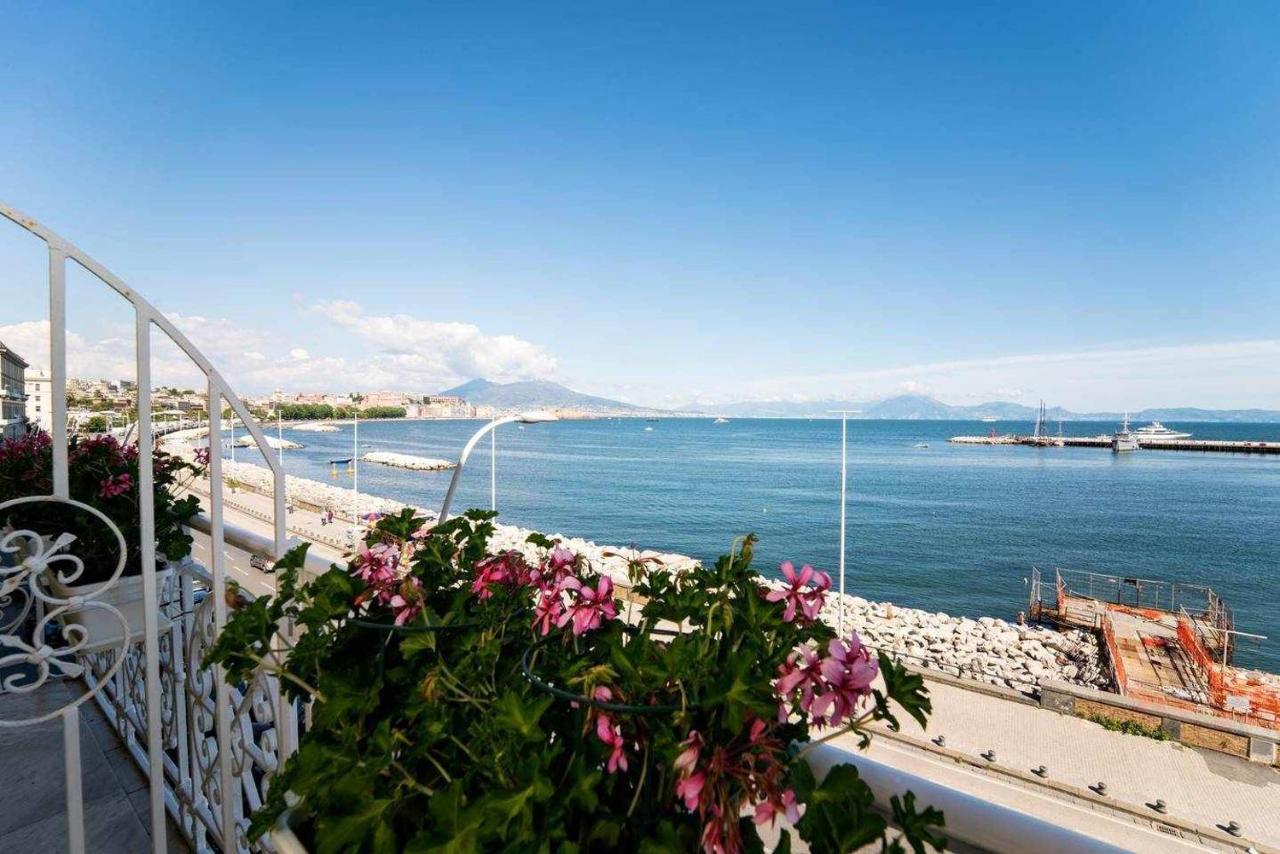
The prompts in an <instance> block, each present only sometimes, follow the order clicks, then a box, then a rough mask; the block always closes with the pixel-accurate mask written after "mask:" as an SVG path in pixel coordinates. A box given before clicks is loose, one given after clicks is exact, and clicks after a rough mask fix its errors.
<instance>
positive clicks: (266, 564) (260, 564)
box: [249, 555, 276, 573]
mask: <svg viewBox="0 0 1280 854" xmlns="http://www.w3.org/2000/svg"><path fill="white" fill-rule="evenodd" d="M249 566H251V567H253V568H254V569H257V570H261V571H262V572H266V573H271V572H275V571H276V566H275V564H274V563H272V561H271V558H269V557H263V556H262V555H249Z"/></svg>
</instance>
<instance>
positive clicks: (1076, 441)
mask: <svg viewBox="0 0 1280 854" xmlns="http://www.w3.org/2000/svg"><path fill="white" fill-rule="evenodd" d="M947 441H948V442H951V443H953V444H957V445H1028V446H1030V447H1033V448H1034V447H1041V448H1043V447H1059V448H1061V447H1075V448H1108V449H1110V447H1111V437H1110V436H1041V437H1038V438H1037V437H1034V436H1016V435H1012V434H1010V435H1004V436H952V437H951V438H950V439H948V440H947ZM1138 446H1139V447H1140V448H1141V449H1142V450H1144V451H1201V452H1216V453H1223V454H1280V442H1239V441H1227V440H1221V439H1139V440H1138Z"/></svg>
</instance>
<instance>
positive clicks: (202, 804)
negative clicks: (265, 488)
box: [0, 204, 296, 854]
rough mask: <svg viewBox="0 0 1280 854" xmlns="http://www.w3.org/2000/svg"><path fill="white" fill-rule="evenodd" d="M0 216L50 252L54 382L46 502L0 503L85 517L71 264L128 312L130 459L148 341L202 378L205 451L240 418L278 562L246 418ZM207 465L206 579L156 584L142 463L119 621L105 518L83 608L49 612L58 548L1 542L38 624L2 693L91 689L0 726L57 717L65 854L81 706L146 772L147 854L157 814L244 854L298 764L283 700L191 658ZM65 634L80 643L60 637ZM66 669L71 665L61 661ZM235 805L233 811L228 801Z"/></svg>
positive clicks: (147, 405) (146, 315)
mask: <svg viewBox="0 0 1280 854" xmlns="http://www.w3.org/2000/svg"><path fill="white" fill-rule="evenodd" d="M0 215H2V216H3V217H5V218H6V219H8V220H10V221H12V222H13V223H15V224H16V225H18V226H19V227H20V228H22V229H24V230H25V231H27V232H28V233H30V234H31V235H33V236H34V237H35V238H37V239H38V240H40V241H42V242H43V243H44V244H45V249H46V251H47V255H48V262H49V265H48V295H49V361H50V369H51V370H50V374H51V382H52V385H51V390H50V391H51V394H50V397H51V399H52V400H51V403H52V412H51V416H52V418H51V422H52V430H51V433H52V439H53V443H52V453H53V478H52V480H53V493H52V494H51V495H40V496H19V497H17V498H16V499H11V500H10V501H8V502H6V503H9V504H12V503H17V502H23V503H29V502H32V501H47V502H52V503H59V502H60V503H64V504H66V503H71V504H76V505H77V506H79V507H80V509H81V510H83V511H85V512H90V511H91V510H92V508H88V507H87V506H85V505H79V504H78V502H74V501H73V496H71V495H70V491H69V475H68V465H67V464H68V460H67V399H66V390H67V322H66V321H67V289H66V274H67V263H68V262H72V263H75V264H78V265H79V266H80V267H82V268H83V269H84V270H86V271H87V272H89V273H90V274H92V276H93V277H95V278H96V279H97V280H98V282H99V283H101V284H102V285H104V286H106V287H107V288H109V289H111V290H113V291H115V292H116V293H117V294H118V295H119V296H120V297H121V298H122V299H124V300H125V301H126V303H128V305H129V306H130V307H131V309H132V312H133V319H134V342H135V359H136V361H135V367H136V375H135V381H136V388H137V394H138V400H137V403H138V420H137V429H136V439H137V442H138V446H139V447H140V448H142V449H144V450H145V449H150V448H151V447H152V446H153V443H154V439H155V436H156V434H157V429H156V427H155V426H154V425H153V423H152V415H153V413H152V406H151V388H152V357H151V350H152V339H153V333H154V331H155V330H159V332H160V333H161V334H163V335H164V336H165V337H167V338H169V339H170V340H171V341H172V342H173V343H174V344H175V345H176V346H177V347H178V349H179V350H180V351H181V352H182V353H183V354H184V355H185V356H186V357H187V358H188V359H190V361H191V363H192V365H193V366H194V367H195V369H196V370H198V371H199V372H200V373H201V374H202V375H203V376H204V378H205V381H206V388H207V392H208V413H207V424H208V428H209V432H210V436H211V437H215V441H216V437H218V436H220V435H221V432H222V430H221V419H222V411H223V407H224V406H227V407H230V408H231V409H232V411H234V412H235V413H236V415H238V416H239V418H240V420H241V421H242V422H243V423H244V425H245V427H246V429H247V430H248V432H249V434H250V435H251V436H252V437H253V439H254V441H255V442H256V443H257V446H258V448H259V450H261V451H262V454H263V459H264V461H265V463H266V465H267V466H269V467H270V468H271V471H272V473H273V476H274V496H273V497H274V501H273V511H274V512H273V518H272V519H271V520H270V521H271V525H272V529H273V532H274V536H273V538H272V541H271V542H270V544H269V546H270V547H269V549H267V551H268V553H270V554H274V555H277V556H278V555H281V554H283V552H284V549H285V495H284V477H283V473H282V471H281V468H280V464H279V462H278V460H277V459H276V456H275V454H273V453H272V452H271V449H270V447H269V446H268V444H267V442H266V439H265V438H264V436H263V434H262V431H261V429H259V427H258V425H257V424H256V423H255V422H254V421H253V418H252V417H251V416H250V414H249V411H248V408H247V407H246V406H245V405H244V402H243V401H242V400H241V399H240V398H239V397H238V396H237V395H236V394H235V393H234V392H233V391H232V390H231V388H230V386H229V385H228V384H227V382H226V381H225V380H224V379H223V378H222V376H221V375H220V374H219V373H218V371H217V370H216V369H215V368H214V367H213V365H212V364H210V362H209V361H208V359H206V358H205V357H204V355H203V354H202V353H201V352H200V351H199V350H198V349H197V348H196V347H195V346H194V345H193V344H192V343H191V342H190V341H189V340H188V339H187V338H186V336H185V335H183V333H182V332H181V331H180V330H179V329H178V328H177V327H175V326H174V325H173V323H171V322H170V321H169V320H168V319H167V318H166V317H165V316H164V315H163V314H161V313H160V312H159V311H158V310H157V309H156V308H155V307H154V306H152V305H151V304H150V303H149V302H147V301H146V300H145V299H143V298H142V297H141V296H140V295H139V294H138V293H137V292H135V291H134V290H133V289H132V288H130V287H129V286H128V285H126V284H125V283H124V282H123V281H122V280H120V279H119V278H118V277H117V276H115V275H114V274H113V273H111V272H110V271H109V270H107V269H106V268H105V267H104V266H102V265H101V264H99V263H98V262H97V261H95V260H94V259H92V258H91V257H89V255H87V254H86V253H84V252H82V251H81V250H79V249H77V248H76V247H75V246H73V245H72V244H71V243H69V242H68V241H66V240H65V239H63V238H62V237H60V236H59V235H58V234H56V233H55V232H53V231H51V230H50V229H48V228H46V227H45V226H43V225H41V224H40V223H39V222H37V221H35V220H34V219H32V218H30V217H28V216H25V215H24V214H22V213H20V212H18V211H16V210H14V209H13V208H11V207H8V206H7V205H4V204H0ZM210 457H211V459H210V462H209V476H210V483H211V484H212V488H211V490H210V496H209V502H208V513H209V516H208V519H209V522H208V536H209V539H210V549H209V554H210V555H211V559H210V564H211V566H209V567H208V568H207V572H204V571H203V570H200V569H197V568H195V567H193V566H182V567H177V568H176V571H175V572H174V573H172V574H171V575H169V577H168V578H167V579H166V578H164V577H163V576H162V574H161V573H160V572H159V571H157V568H156V542H155V506H154V494H153V483H154V479H153V478H154V472H153V467H152V458H151V454H150V453H145V452H144V453H142V454H140V455H139V473H138V475H139V476H138V493H139V496H140V500H139V504H140V506H139V516H140V529H141V530H140V531H139V532H138V533H139V534H140V538H139V539H140V543H141V561H140V563H141V566H140V567H139V568H138V569H139V570H140V579H141V585H140V586H141V593H140V596H135V600H136V601H134V602H132V603H131V607H129V608H126V607H125V606H124V603H122V602H121V601H120V600H119V596H120V594H121V593H122V589H123V586H122V585H121V575H122V571H123V569H124V561H125V557H124V555H125V548H124V539H123V536H122V535H121V533H120V531H119V530H118V529H117V528H116V527H115V526H114V524H113V523H111V522H110V520H108V519H106V517H101V520H102V522H103V524H104V525H105V526H106V527H107V528H109V529H110V530H112V531H113V532H114V533H115V535H116V536H117V537H118V538H119V539H120V545H121V550H120V553H121V559H120V565H119V566H118V567H117V568H116V570H115V573H114V575H113V576H112V577H111V578H110V579H109V580H108V581H107V582H105V583H103V584H101V585H97V586H95V587H94V588H93V589H92V590H90V591H88V592H84V591H77V592H75V593H71V594H67V595H65V596H60V595H58V594H57V593H56V592H55V591H54V590H53V576H55V575H58V574H59V573H62V574H64V575H65V574H66V573H67V572H68V570H67V566H68V565H69V564H71V563H73V562H74V558H71V557H70V556H69V555H61V554H56V552H57V550H58V548H61V546H58V545H57V544H45V543H42V542H41V541H40V538H39V537H36V536H35V535H34V534H32V533H31V532H16V533H14V534H12V535H10V536H9V537H7V538H6V540H7V545H9V546H11V547H12V551H14V552H16V551H17V549H18V548H19V547H21V548H22V549H24V550H25V554H24V555H23V558H22V563H21V564H19V565H18V566H17V567H16V568H10V569H9V570H6V572H5V574H4V581H5V583H6V588H7V589H6V590H5V591H4V592H5V594H7V595H15V594H20V595H23V596H26V597H28V598H27V605H26V607H24V609H23V614H24V616H25V615H27V614H29V613H31V611H32V610H34V612H35V616H36V619H35V620H34V621H31V620H27V621H25V622H20V623H15V624H12V625H9V626H6V627H5V629H4V631H6V632H10V633H9V634H5V635H3V640H4V641H5V646H6V652H7V653H8V652H11V651H12V650H18V652H16V653H12V654H7V655H5V663H6V664H10V665H18V664H21V665H25V666H28V667H30V668H31V669H32V670H33V672H34V673H35V674H36V677H35V678H34V679H32V680H28V681H25V682H23V683H22V684H21V685H18V686H5V687H6V689H8V690H11V691H22V692H25V693H30V692H34V691H36V690H38V689H39V688H40V687H41V686H42V685H43V684H44V683H45V682H47V681H49V680H50V679H53V678H57V677H59V676H60V675H78V674H79V673H80V672H81V669H82V668H85V669H84V677H85V680H86V682H87V684H88V685H89V690H88V691H87V692H86V693H85V694H84V695H82V696H81V697H79V698H78V699H76V700H74V701H72V702H70V703H68V704H67V705H66V706H65V707H63V708H61V709H59V710H57V711H56V712H53V713H49V714H45V715H41V716H40V717H39V719H38V720H0V727H14V726H25V725H28V724H32V723H38V722H40V721H43V720H50V719H53V718H55V717H61V719H62V722H63V744H64V749H65V756H66V766H67V773H66V778H67V786H66V797H67V804H66V807H67V833H68V847H69V848H70V850H71V851H72V852H73V854H79V852H82V851H84V850H85V837H84V801H83V796H82V786H81V784H80V783H81V780H80V775H81V768H80V755H79V729H80V706H81V704H83V703H84V702H87V701H88V700H89V699H94V700H95V701H97V702H98V703H100V704H101V705H103V706H104V708H106V709H107V710H108V711H109V713H110V714H111V715H112V716H113V717H112V720H113V723H114V724H115V726H116V727H117V729H118V730H119V731H120V733H121V735H122V737H123V738H124V741H125V744H126V745H127V746H128V747H129V750H130V751H131V752H132V753H133V755H134V756H135V758H138V759H139V761H144V762H145V765H146V768H145V770H146V774H147V778H148V781H149V791H150V824H151V827H152V840H153V848H154V850H155V851H156V852H157V854H161V852H164V851H165V850H166V848H167V840H166V838H165V835H166V831H165V824H166V823H165V814H166V812H168V813H169V814H170V815H172V816H173V818H174V820H175V821H176V822H177V823H178V825H179V826H180V827H181V828H182V829H183V833H184V835H187V836H188V841H189V842H191V843H192V844H193V845H194V846H195V847H196V848H197V849H198V850H205V849H209V848H212V847H217V848H221V849H223V850H233V849H234V850H245V849H247V843H246V842H245V840H244V834H243V827H244V823H245V817H246V815H247V813H248V812H250V811H251V810H252V809H253V807H254V805H255V804H256V803H257V802H258V799H259V798H260V796H261V792H262V787H264V786H266V785H269V780H270V775H271V772H272V771H273V770H274V769H275V768H276V767H277V766H278V764H279V763H280V762H281V761H282V760H283V759H284V758H285V757H287V756H288V755H289V754H290V752H291V751H292V749H293V744H294V743H295V737H296V725H295V723H294V721H293V720H292V716H293V711H292V709H290V708H288V707H287V706H282V705H281V703H280V699H279V692H278V691H277V690H276V689H275V688H274V687H272V685H271V684H270V683H269V682H268V681H263V682H261V684H258V683H256V682H255V684H254V685H249V686H237V685H229V684H227V681H226V679H225V678H223V674H222V672H221V669H220V668H215V669H213V670H212V671H209V670H206V669H204V668H202V667H201V666H200V658H201V652H202V650H203V649H204V647H205V646H207V645H208V643H210V642H211V640H212V639H213V638H214V637H216V635H217V633H218V632H219V631H220V630H221V628H222V626H223V625H224V624H225V621H226V617H227V597H226V592H227V575H226V566H225V557H224V554H225V546H226V543H227V537H226V528H225V525H224V521H223V506H222V491H223V488H224V487H223V480H222V460H221V458H220V456H219V455H218V454H211V455H210ZM6 498H7V497H6ZM0 506H3V505H0ZM98 515H99V516H101V514H98ZM131 533H132V532H131ZM63 545H65V543H64V544H63ZM55 546H56V547H55ZM202 572H203V575H202ZM71 574H73V575H74V574H76V573H74V572H72V573H71ZM199 584H203V585H207V588H208V594H207V598H206V599H205V600H204V601H202V602H200V603H199V604H198V605H197V603H196V602H195V594H196V589H197V587H198V585H199ZM162 587H167V589H162ZM64 592H65V591H64ZM126 612H128V614H126ZM129 615H136V617H137V619H138V621H139V622H140V623H141V625H140V626H138V625H134V624H132V623H131V622H130V619H129ZM70 623H74V624H76V625H77V626H78V628H75V629H69V628H67V625H68V624H70ZM23 626H27V627H29V634H28V635H27V636H25V637H21V636H19V634H18V633H19V632H20V630H21V629H22V627H23ZM59 627H61V632H62V635H63V638H64V640H66V641H67V642H68V646H66V647H60V648H58V649H51V648H50V647H49V645H48V644H46V643H45V637H44V635H45V631H46V629H50V628H52V629H54V630H57V629H58V628H59ZM70 655H73V656H74V660H68V656H70ZM81 660H83V662H84V663H82V662H81ZM232 792H235V793H236V795H235V796H230V797H224V796H223V793H232Z"/></svg>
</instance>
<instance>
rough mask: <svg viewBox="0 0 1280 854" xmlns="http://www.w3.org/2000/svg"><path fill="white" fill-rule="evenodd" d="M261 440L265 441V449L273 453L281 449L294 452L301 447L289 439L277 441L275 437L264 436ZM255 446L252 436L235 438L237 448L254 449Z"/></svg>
mask: <svg viewBox="0 0 1280 854" xmlns="http://www.w3.org/2000/svg"><path fill="white" fill-rule="evenodd" d="M262 438H263V439H266V440H267V447H269V448H271V449H272V450H273V451H278V450H280V449H281V448H284V449H285V450H286V451H289V450H296V449H298V448H301V447H302V446H301V445H299V444H298V443H297V442H294V441H291V440H289V439H279V438H277V437H275V436H266V435H264V436H263V437H262ZM257 444H258V443H257V441H256V440H255V439H254V438H253V437H252V436H238V437H237V438H236V447H237V448H253V447H256V446H257Z"/></svg>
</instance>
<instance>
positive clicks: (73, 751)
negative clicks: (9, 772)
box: [62, 706, 84, 854]
mask: <svg viewBox="0 0 1280 854" xmlns="http://www.w3.org/2000/svg"><path fill="white" fill-rule="evenodd" d="M62 752H63V757H62V761H63V763H64V770H65V773H66V779H67V848H68V850H70V851H71V854H84V790H83V789H82V788H81V785H80V777H81V768H80V707H79V706H71V707H69V708H66V709H63V710H62Z"/></svg>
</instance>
